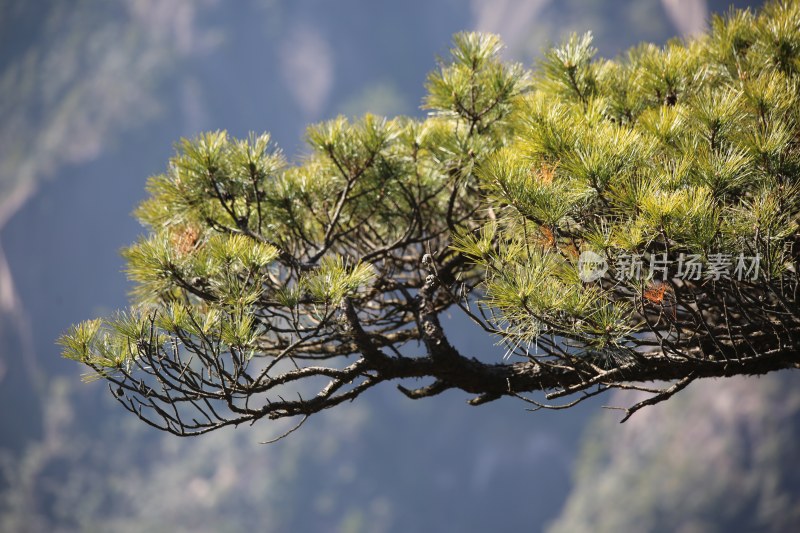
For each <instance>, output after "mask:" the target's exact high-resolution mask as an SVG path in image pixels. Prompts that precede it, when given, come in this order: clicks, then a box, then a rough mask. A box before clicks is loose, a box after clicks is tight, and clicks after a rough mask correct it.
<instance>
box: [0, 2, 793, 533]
mask: <svg viewBox="0 0 800 533" xmlns="http://www.w3.org/2000/svg"><path fill="white" fill-rule="evenodd" d="M746 4H748V3H747V2H737V5H746ZM753 4H757V3H753ZM726 7H727V2H717V1H713V2H706V1H704V0H637V1H634V0H629V1H622V0H619V1H607V2H599V1H598V2H584V1H577V0H567V1H555V0H519V1H514V0H472V1H456V0H436V1H423V0H415V1H406V2H374V1H368V0H362V1H356V0H341V1H333V0H327V1H323V0H313V1H312V0H299V1H294V2H289V1H288V0H287V1H279V0H273V1H268V0H263V1H256V0H250V1H239V2H222V1H213V0H202V1H189V0H168V1H167V0H127V1H117V2H108V1H101V0H83V1H80V0H76V1H74V2H58V1H55V0H50V1H43V0H39V1H36V2H30V1H25V0H16V1H15V0H8V1H3V2H0V119H1V120H0V531H75V530H78V531H143V530H150V531H189V530H191V531H194V532H200V531H242V530H246V529H248V528H249V529H253V530H258V531H346V532H354V533H355V532H367V531H392V532H394V531H476V532H477V531H540V530H542V529H544V528H546V527H552V528H553V530H554V531H555V530H558V531H592V530H607V531H618V530H621V531H675V530H681V531H686V532H689V531H714V530H719V531H734V530H756V529H758V530H764V531H790V530H792V529H793V528H794V527H797V526H798V524H799V523H800V522H798V516H797V514H798V512H800V511H798V509H800V505H797V503H798V492H799V491H800V481H799V480H798V478H800V474H798V470H797V467H796V465H797V464H798V460H797V459H800V458H799V457H797V455H798V453H797V452H796V451H795V448H796V447H795V445H794V444H795V442H796V438H797V436H798V434H800V430H798V426H799V424H798V421H800V416H799V415H798V413H799V412H800V395H798V393H797V392H795V391H796V390H797V385H798V379H797V378H796V377H795V376H794V375H793V374H781V375H774V376H768V377H766V378H762V379H760V380H755V379H749V380H748V379H738V380H725V381H717V382H708V383H700V384H695V385H693V386H692V387H690V388H689V389H688V391H687V392H685V393H684V394H683V395H681V396H680V397H679V398H678V399H676V401H674V402H669V404H668V405H665V406H659V407H657V408H654V409H650V410H649V411H645V412H643V413H640V414H637V415H636V416H635V417H634V418H633V419H632V420H631V422H629V423H627V424H626V425H625V426H622V427H620V426H619V425H618V424H617V420H618V419H619V417H618V414H616V413H613V412H609V411H606V410H602V409H600V407H599V406H600V405H601V404H603V403H617V402H623V401H625V399H624V398H605V399H604V401H602V402H596V403H595V404H592V405H587V406H584V407H582V408H580V409H576V410H572V411H568V412H557V413H536V414H531V413H527V412H526V411H525V410H524V406H523V405H522V404H521V403H518V402H514V401H499V402H496V403H494V404H490V405H487V406H482V407H479V408H470V407H468V406H466V405H465V404H464V400H465V399H466V397H465V396H464V395H462V394H460V393H456V392H453V393H449V394H445V395H442V396H440V397H437V398H435V399H430V400H425V401H420V402H413V401H410V400H407V399H405V398H404V397H401V396H400V395H399V394H398V393H397V392H396V391H395V390H394V388H392V387H391V386H385V387H383V388H379V389H378V390H374V391H370V392H369V393H367V394H366V395H364V396H363V397H362V398H360V400H359V401H357V402H356V403H354V404H350V405H346V406H342V407H339V408H337V409H335V410H333V411H330V412H327V413H324V414H321V415H318V416H316V417H315V418H312V419H311V420H310V421H309V423H307V424H306V425H305V426H304V428H303V430H302V431H300V432H298V433H296V434H295V435H293V436H292V437H291V438H289V439H287V440H284V441H281V442H280V443H278V444H276V445H272V446H263V445H260V444H258V442H259V441H262V440H266V439H268V438H271V437H273V436H275V435H277V434H279V433H280V431H281V429H282V427H280V426H274V425H270V424H269V423H260V424H257V425H256V426H255V427H252V428H240V429H239V430H230V431H221V432H217V433H215V434H211V435H208V436H204V437H201V438H197V439H190V440H181V439H178V438H176V437H170V436H166V435H162V434H160V433H157V432H155V431H154V430H151V429H149V428H147V427H145V426H144V425H143V424H141V423H139V422H137V421H136V420H135V419H133V418H132V417H131V416H129V415H128V414H127V413H126V412H124V411H123V410H121V409H118V408H117V406H116V405H115V402H114V401H113V399H112V397H111V395H110V394H108V392H107V390H106V389H105V388H104V387H103V386H102V385H101V384H99V383H95V384H88V385H87V384H82V383H81V382H80V380H79V374H80V369H78V368H77V367H76V365H75V364H74V363H71V362H66V361H62V360H61V359H60V358H59V353H58V348H57V347H56V346H55V345H54V340H55V338H56V337H57V336H58V335H59V334H60V333H61V332H63V331H64V330H65V329H66V328H67V327H68V326H69V325H70V324H71V323H74V322H76V321H79V320H82V319H86V318H91V317H94V316H96V315H98V314H105V313H108V312H110V311H112V310H114V309H116V308H119V307H123V306H124V305H125V303H126V296H125V295H126V291H127V290H128V289H129V287H128V285H127V282H126V280H125V277H124V274H123V273H122V272H121V270H122V268H123V263H122V260H121V259H120V257H119V255H118V251H119V249H120V248H121V247H123V246H125V245H127V244H129V243H131V242H132V241H133V240H134V239H135V238H136V237H137V235H138V234H140V233H141V232H142V229H141V228H140V227H139V226H138V224H137V223H136V221H135V220H133V219H132V218H131V217H130V215H129V213H130V212H131V210H132V209H133V208H134V206H135V205H136V204H137V203H138V202H139V201H140V200H141V199H142V198H143V196H144V183H145V180H146V178H147V177H148V176H149V175H152V174H157V173H160V172H162V171H163V170H164V168H165V165H166V162H167V159H168V158H169V156H170V155H171V154H172V153H173V148H172V146H173V143H174V142H175V141H176V140H177V139H179V138H180V137H182V136H192V135H194V134H196V133H198V132H199V131H202V130H205V129H218V128H220V129H227V130H228V131H229V132H231V133H232V134H233V135H236V136H244V135H246V134H247V133H248V132H249V131H256V132H261V131H264V130H268V131H270V132H271V133H272V135H273V139H274V140H275V141H277V143H278V144H279V145H280V146H281V147H283V148H284V150H285V151H286V152H287V153H288V154H289V155H290V156H292V157H295V156H299V155H302V153H303V151H304V146H303V141H302V138H303V131H304V128H305V125H306V124H308V123H309V122H314V121H319V120H324V119H327V118H332V117H334V116H336V115H337V114H340V113H343V114H346V115H357V114H361V113H363V112H367V111H370V112H373V113H379V114H388V115H394V114H408V115H414V116H422V113H421V111H420V110H419V103H420V101H421V99H422V97H423V94H424V81H425V76H426V74H427V72H428V71H429V70H431V69H432V68H433V67H434V66H435V58H436V56H437V55H438V56H444V55H446V53H447V50H448V45H449V42H450V37H451V35H452V34H453V33H455V32H457V31H460V30H464V29H480V30H486V31H494V32H497V33H500V34H501V36H503V38H504V40H505V41H506V43H507V44H508V49H507V51H506V56H507V58H508V59H513V60H519V61H522V62H523V63H525V64H526V65H527V66H530V65H532V64H533V62H534V61H535V58H536V56H537V55H538V53H539V52H540V51H541V50H542V48H543V47H544V46H545V45H546V44H547V43H548V42H553V41H558V40H560V39H561V38H562V37H563V36H565V35H566V34H568V33H569V32H571V31H585V30H588V29H591V30H593V31H594V33H595V36H596V45H597V46H598V48H599V50H600V53H601V55H604V56H607V57H613V56H615V55H616V54H618V53H620V52H622V51H624V50H625V49H626V48H627V47H629V46H631V45H633V44H636V43H638V42H640V41H643V40H646V41H653V42H657V43H663V42H665V41H666V40H667V39H668V38H671V37H674V36H681V35H683V36H687V35H692V34H696V33H701V32H702V31H704V29H705V27H706V22H707V19H708V14H709V11H721V10H724V9H725V8H726ZM448 327H449V328H450V329H451V330H452V332H453V334H454V335H455V336H456V337H457V343H458V344H461V345H464V346H470V348H471V350H470V351H471V352H474V351H475V350H476V349H478V350H481V351H482V353H484V354H485V356H486V357H491V356H492V354H493V353H495V352H497V350H496V349H495V348H494V347H493V346H492V341H491V339H486V338H482V337H481V336H480V335H479V333H478V332H477V331H474V330H472V329H470V326H469V324H468V323H467V322H465V321H464V320H463V319H460V318H458V317H455V318H454V319H453V320H452V321H451V322H450V323H449V326H448ZM500 355H501V354H500V353H497V354H496V356H497V357H500ZM627 401H630V398H628V399H627ZM742 528H744V529H742Z"/></svg>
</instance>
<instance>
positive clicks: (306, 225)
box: [60, 2, 800, 435]
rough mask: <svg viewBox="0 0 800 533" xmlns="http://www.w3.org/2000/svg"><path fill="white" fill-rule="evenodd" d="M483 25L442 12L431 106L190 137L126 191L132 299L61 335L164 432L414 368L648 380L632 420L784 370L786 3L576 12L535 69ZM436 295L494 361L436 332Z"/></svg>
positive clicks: (790, 361)
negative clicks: (641, 29)
mask: <svg viewBox="0 0 800 533" xmlns="http://www.w3.org/2000/svg"><path fill="white" fill-rule="evenodd" d="M500 49H501V45H500V42H499V39H498V38H497V37H496V36H493V35H487V34H477V33H462V34H458V35H456V36H455V38H454V46H453V49H452V51H451V52H452V53H451V57H450V60H449V61H448V62H446V63H443V64H442V65H441V66H440V68H439V69H437V70H436V71H434V72H433V73H432V74H431V75H430V77H429V79H428V86H427V88H428V97H427V99H426V102H425V106H426V108H427V109H429V110H431V114H430V116H429V117H428V118H427V119H425V120H412V119H407V118H397V119H394V120H386V119H381V118H378V117H375V116H371V115H367V116H365V117H364V118H363V119H361V120H358V121H355V122H350V121H348V120H346V119H343V118H340V119H336V120H333V121H330V122H326V123H323V124H320V125H317V126H312V127H311V128H310V129H309V130H308V134H307V138H308V143H309V147H310V152H309V153H308V154H307V155H306V156H305V157H304V158H303V159H302V160H300V161H299V162H297V163H294V164H290V163H288V162H287V161H286V160H285V159H284V158H283V156H282V155H281V153H280V151H279V150H277V149H276V148H275V147H273V146H272V145H271V144H270V142H269V138H268V137H267V136H265V135H263V136H251V137H250V138H248V139H246V140H237V139H232V138H230V137H229V136H228V135H227V134H226V133H224V132H214V133H207V134H204V135H200V136H198V137H197V138H196V139H194V140H190V141H189V140H187V141H183V142H182V143H181V144H180V145H179V146H178V153H177V154H176V155H175V157H174V158H173V159H172V160H171V162H170V165H169V167H168V170H167V172H166V173H165V174H163V175H161V176H157V177H155V178H152V179H151V180H150V182H149V185H148V190H149V192H150V198H149V199H148V200H146V201H145V202H144V203H143V204H142V205H141V206H140V208H139V209H138V211H137V216H138V217H139V219H140V220H141V221H142V222H143V223H144V224H145V226H147V228H148V229H149V231H150V233H149V235H148V236H147V237H145V238H143V239H142V240H141V241H140V242H138V243H136V244H134V245H133V246H132V247H131V248H129V249H128V250H127V251H126V257H127V259H128V262H129V275H130V277H131V279H132V280H134V282H135V283H136V288H135V290H134V292H133V300H134V301H133V305H132V307H131V309H130V310H129V311H128V312H126V313H122V314H119V315H117V316H116V317H112V318H109V319H101V320H98V321H92V322H88V323H85V324H82V325H79V326H76V327H75V328H73V329H72V330H71V331H70V332H69V333H67V334H66V335H64V336H63V337H62V338H61V341H60V342H61V343H62V344H63V346H64V355H65V356H66V357H69V358H71V359H74V360H76V361H79V362H81V363H83V364H85V365H86V366H88V367H89V368H90V369H91V371H92V375H95V376H99V377H101V378H103V379H105V380H107V381H108V382H109V383H110V385H111V389H112V390H113V391H114V393H115V395H116V396H117V399H118V400H119V401H120V403H121V404H122V405H123V406H124V407H126V408H127V409H129V410H130V411H132V412H134V413H136V414H137V415H138V416H139V417H141V418H142V419H143V420H145V421H146V422H148V423H150V424H152V425H154V426H156V427H159V428H161V429H164V430H166V431H170V432H173V433H176V434H179V435H189V434H198V433H205V432H208V431H211V430H214V429H217V428H220V427H223V426H226V425H238V424H240V423H252V422H255V421H257V420H259V419H261V418H271V419H275V418H288V417H301V420H305V418H306V417H307V416H309V415H311V414H314V413H316V412H319V411H320V410H322V409H326V408H330V407H333V406H336V405H338V404H340V403H342V402H344V401H349V400H352V399H354V398H356V397H357V396H359V395H360V394H361V393H362V392H364V391H365V390H367V389H369V388H371V387H373V386H375V385H376V384H378V383H381V382H384V381H393V380H404V379H408V378H428V379H429V380H430V381H431V383H430V384H429V385H426V386H424V387H422V388H418V389H407V388H405V387H403V386H400V390H401V391H402V392H404V393H405V394H406V395H407V396H409V397H412V398H421V397H427V396H432V395H435V394H438V393H440V392H442V391H444V390H448V389H461V390H463V391H465V392H467V393H469V394H471V395H472V399H471V400H470V403H472V404H480V403H484V402H487V401H492V400H494V399H497V398H499V397H502V396H506V395H509V396H515V397H518V398H520V399H522V400H524V401H525V402H528V403H529V404H532V405H533V406H534V408H543V407H563V406H564V405H573V404H574V403H577V402H579V401H581V400H583V399H585V398H588V397H591V396H594V395H596V394H599V393H601V392H603V391H606V390H608V389H611V388H626V389H629V388H636V389H639V390H641V391H645V392H648V393H651V394H652V396H650V397H648V398H647V399H644V400H641V401H639V403H636V404H634V405H633V406H631V407H630V408H628V409H627V413H626V418H627V417H628V416H630V415H631V414H632V413H633V412H635V411H636V410H638V409H639V408H641V407H643V406H645V405H649V404H652V403H656V402H658V401H661V400H663V399H666V398H668V397H670V396H672V395H673V394H675V393H676V392H678V391H680V390H681V389H683V388H685V387H686V386H687V385H688V384H689V383H691V382H692V381H693V380H695V379H697V378H702V377H720V376H731V375H736V374H760V373H766V372H770V371H774V370H779V369H785V368H794V367H796V366H797V364H798V362H800V360H798V353H799V352H798V344H799V343H800V307H798V304H797V299H796V288H797V281H798V280H797V270H796V266H797V255H798V250H797V249H796V248H795V247H793V244H795V243H796V241H797V235H798V232H797V223H798V215H800V202H799V201H798V199H799V198H800V194H798V193H799V192H800V190H799V189H800V184H799V183H798V176H799V174H798V170H799V168H798V165H799V164H800V157H799V156H800V151H798V145H797V138H798V133H800V129H799V128H798V119H799V118H800V116H798V109H800V107H799V106H798V89H799V88H800V85H798V81H800V78H799V77H798V72H799V71H800V6H798V5H797V4H795V3H793V2H787V3H773V4H770V5H769V6H767V7H766V8H765V9H764V10H763V12H761V13H759V14H753V13H751V12H747V11H745V12H732V13H730V14H729V15H728V16H727V17H725V18H720V17H717V18H715V19H714V21H713V24H712V29H711V32H710V34H709V35H707V36H705V37H703V38H701V39H698V40H694V41H691V42H679V41H672V42H670V43H668V44H667V45H666V46H664V47H663V48H659V47H656V46H653V45H642V46H639V47H637V48H634V49H632V50H631V51H629V52H628V54H627V55H626V56H625V57H624V58H622V59H620V60H618V61H604V60H598V59H596V58H595V57H594V56H595V51H594V49H593V47H592V42H591V35H589V34H587V35H584V36H577V35H575V36H572V37H571V38H570V39H568V40H567V41H566V42H565V43H564V44H563V45H562V46H560V47H558V48H555V49H553V50H551V51H550V52H548V53H547V54H546V55H545V58H544V59H543V60H542V62H541V65H540V68H538V69H537V70H536V71H533V72H528V71H525V70H524V69H523V68H522V67H520V66H519V65H515V64H508V63H505V62H503V61H501V60H500V59H499V56H498V53H499V51H500ZM589 252H591V255H587V254H588V253H589ZM586 257H592V258H599V259H600V260H602V261H604V262H605V265H606V266H607V267H608V268H607V269H605V270H603V271H602V272H601V273H600V275H599V277H595V276H594V274H595V272H587V267H586V264H585V262H584V259H585V258H586ZM582 258H583V259H582ZM690 267H691V268H693V269H695V268H696V269H699V270H692V272H691V273H690V275H687V271H688V269H689V268H690ZM587 274H592V276H590V277H587ZM451 308H452V309H456V308H458V309H461V310H462V311H463V312H464V313H466V314H467V315H468V316H469V317H470V318H472V319H473V320H474V321H475V322H476V326H475V327H481V328H483V329H484V330H486V331H487V334H491V335H494V336H496V338H497V339H498V341H500V342H502V343H503V344H504V345H505V348H506V357H505V358H504V359H503V360H499V359H500V358H499V357H498V360H497V361H494V362H492V363H484V362H481V361H478V360H477V359H475V358H474V357H475V356H478V355H481V354H462V353H460V352H459V351H458V350H457V349H456V348H455V347H453V345H452V344H451V343H450V341H449V340H448V338H447V332H446V330H445V328H443V326H442V324H441V322H440V320H439V316H440V314H441V313H442V312H443V311H445V310H446V309H451ZM648 381H670V382H673V384H671V385H668V386H666V387H664V388H658V387H653V386H642V385H641V383H643V382H648ZM538 392H544V393H545V395H546V400H542V399H537V398H536V397H531V396H523V394H526V393H538ZM563 397H569V399H568V400H567V401H568V402H570V403H567V404H563V405H553V404H552V403H547V404H546V403H544V402H545V401H547V402H550V401H552V400H555V399H558V398H563ZM301 423H302V422H301Z"/></svg>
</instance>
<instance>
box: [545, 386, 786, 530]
mask: <svg viewBox="0 0 800 533" xmlns="http://www.w3.org/2000/svg"><path fill="white" fill-rule="evenodd" d="M798 385H800V373H796V372H792V371H788V372H784V373H777V374H770V375H767V376H763V377H750V378H744V377H742V378H732V379H725V380H716V381H702V382H697V383H695V384H693V385H692V386H691V387H690V388H688V389H687V390H686V391H684V392H683V393H682V394H680V395H678V396H677V397H675V398H673V399H672V400H671V401H669V402H666V403H664V404H660V405H657V406H655V407H651V408H648V409H645V410H643V411H641V412H639V413H637V414H636V415H634V416H633V418H631V419H630V420H629V421H628V422H626V423H625V424H623V425H619V424H618V423H617V422H618V420H619V415H617V414H615V413H613V412H611V413H608V414H606V415H605V416H602V417H600V418H599V419H598V420H596V422H595V423H594V425H593V426H592V427H591V429H589V430H588V432H587V434H586V436H585V439H584V448H583V452H582V456H581V459H580V460H579V462H578V465H577V467H576V471H575V482H576V485H575V488H574V489H573V493H572V494H571V496H570V498H569V499H568V501H567V503H566V506H565V508H564V510H563V512H562V515H561V517H560V518H559V519H558V520H557V521H556V522H555V523H554V524H553V526H552V527H551V528H550V533H558V532H562V531H563V532H567V531H569V532H573V533H574V532H580V531H598V532H602V531H642V532H656V531H665V532H666V531H680V532H684V533H689V532H700V531H703V532H713V531H800V505H799V503H800V502H798V500H799V499H800V498H799V497H798V493H800V467H798V464H800V448H798V447H797V442H798V439H800V387H798ZM632 396H633V395H631V394H619V395H617V396H616V397H615V398H614V399H613V401H612V402H610V403H611V404H614V403H616V404H619V405H629V403H628V402H631V401H635V400H636V398H634V397H632Z"/></svg>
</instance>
